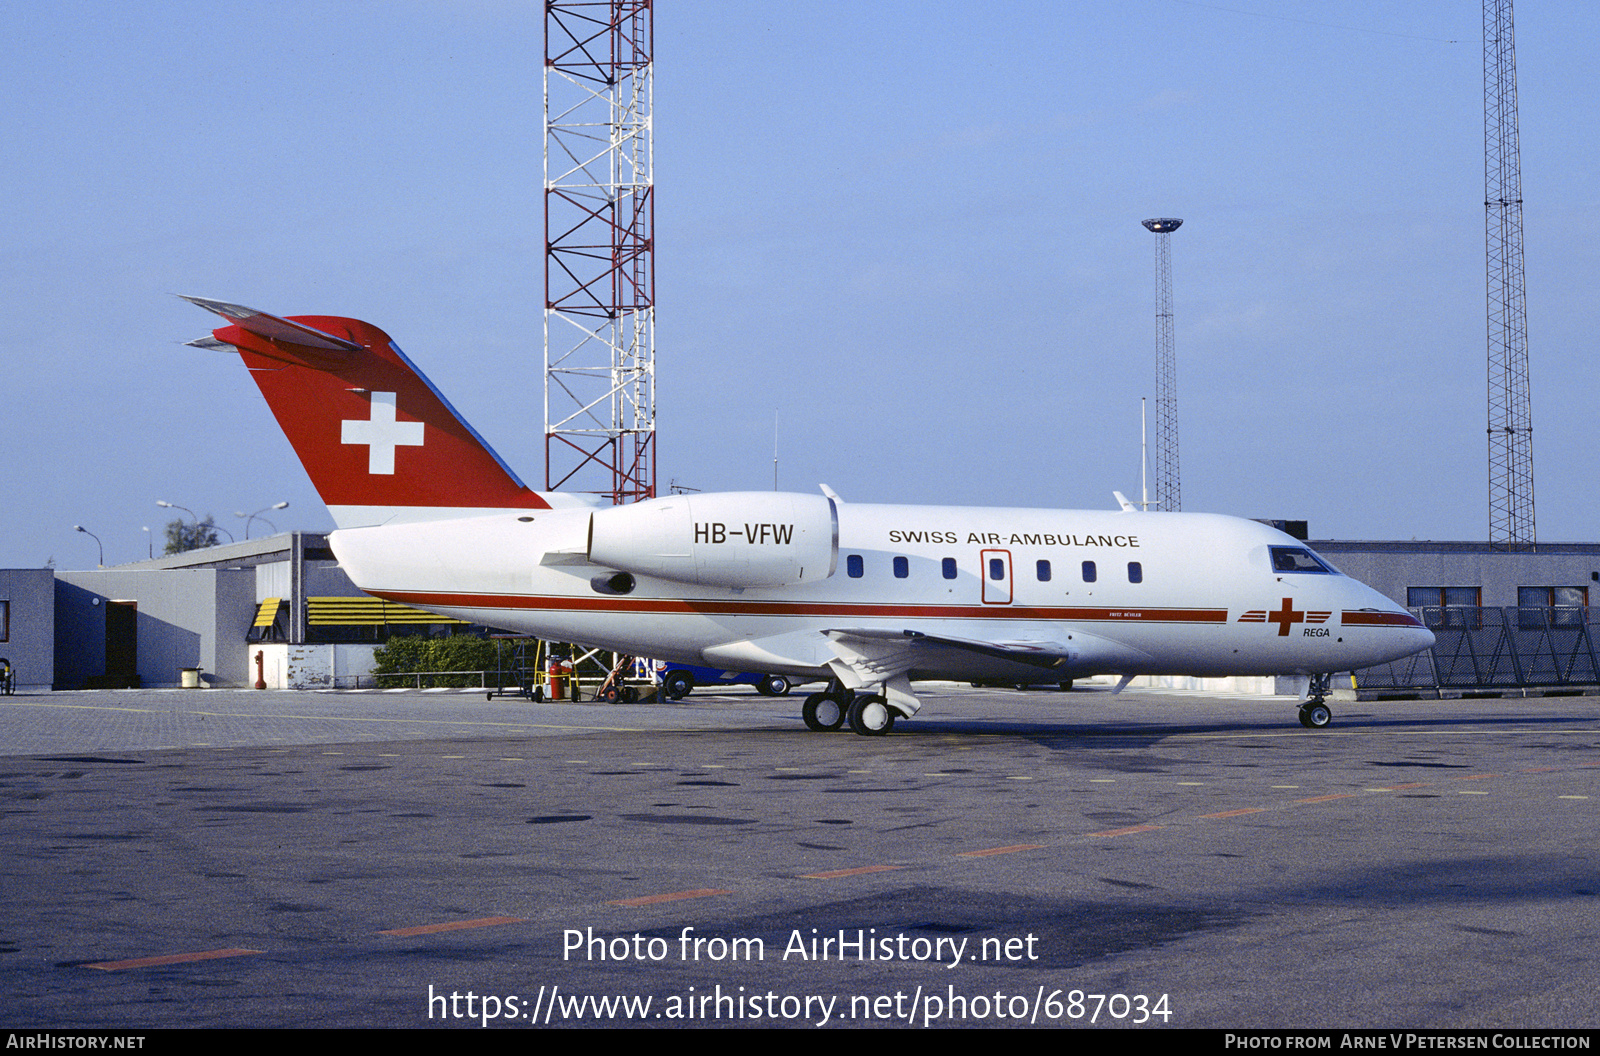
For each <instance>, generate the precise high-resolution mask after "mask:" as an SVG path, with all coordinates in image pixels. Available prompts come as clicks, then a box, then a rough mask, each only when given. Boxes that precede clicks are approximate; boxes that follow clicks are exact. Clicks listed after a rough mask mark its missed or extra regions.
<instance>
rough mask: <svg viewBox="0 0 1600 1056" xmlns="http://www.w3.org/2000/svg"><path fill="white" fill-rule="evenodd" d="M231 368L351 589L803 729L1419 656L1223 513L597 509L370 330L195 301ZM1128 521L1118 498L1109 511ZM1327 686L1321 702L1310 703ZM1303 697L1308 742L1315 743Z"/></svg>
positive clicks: (1354, 594) (710, 499)
mask: <svg viewBox="0 0 1600 1056" xmlns="http://www.w3.org/2000/svg"><path fill="white" fill-rule="evenodd" d="M186 299H187V300H190V301H192V302H193V303H195V304H197V305H199V306H200V307H202V308H206V309H208V310H210V311H212V312H215V313H217V314H218V315H220V316H222V317H223V318H225V319H226V320H228V325H226V326H223V327H221V328H219V329H217V330H215V331H213V336H212V337H209V338H203V339H201V340H199V341H196V342H191V343H192V344H195V345H199V346H201V347H208V348H220V349H231V350H234V351H237V352H238V354H239V356H240V357H241V358H242V359H243V360H244V364H245V366H246V367H248V368H249V370H250V373H251V376H252V377H253V378H254V379H255V381H256V384H257V385H258V386H260V388H261V392H262V395H264V396H265V397H266V400H267V403H268V404H269V405H270V406H271V408H272V411H273V413H274V414H275V415H276V416H277V419H278V424H279V425H281V426H282V427H283V431H284V433H285V434H287V436H288V438H289V441H290V443H291V444H293V445H294V449H295V452H296V453H297V454H298V455H299V456H300V461H301V462H302V463H303V464H304V465H305V468H306V472H307V473H309V474H310V476H311V479H312V482H313V483H314V484H315V485H316V488H317V491H318V492H319V493H320V494H321V496H322V499H323V501H324V502H325V503H327V505H328V509H329V510H330V512H331V513H332V515H333V519H334V521H335V523H336V524H337V525H338V530H337V531H335V532H333V533H332V535H331V536H330V537H329V543H330V545H331V546H332V547H333V551H334V553H335V554H336V555H337V556H338V558H339V563H340V565H341V566H343V568H344V570H345V572H346V573H347V574H348V575H349V576H350V578H351V579H352V580H353V581H354V582H355V583H356V585H357V586H359V587H360V588H361V589H362V590H364V591H366V592H367V593H369V594H374V595H376V596H378V597H381V598H388V599H390V600H393V601H397V602H403V603H405V604H408V605H414V606H417V607H419V608H422V609H426V610H429V611H432V612H438V613H443V614H445V615H448V616H454V617H457V618H459V619H463V620H467V621H470V622H472V623H479V624H484V625H487V626H491V627H499V628H504V629H506V630H511V631H519V632H524V633H528V634H534V635H538V636H540V637H542V638H546V639H549V640H554V641H561V642H571V643H575V644H581V645H585V646H591V647H598V648H603V649H613V650H617V651H618V652H622V653H627V654H631V655H635V656H649V657H654V658H657V659H662V660H671V661H677V662H680V663H687V664H703V665H709V666H712V667H721V668H735V669H739V670H747V671H752V670H753V671H767V672H772V673H775V674H784V675H793V676H798V677H800V678H804V679H818V678H825V679H828V680H829V685H828V688H827V689H826V690H825V691H823V692H821V693H814V694H812V695H811V696H809V697H807V698H806V701H805V704H804V707H803V708H802V717H803V718H804V720H805V723H806V725H807V726H809V727H810V728H811V729H813V730H835V729H838V728H839V727H841V726H843V725H844V724H846V723H848V724H849V726H850V728H851V729H852V730H854V731H855V732H856V733H859V734H863V735H867V736H873V735H881V734H884V733H887V732H889V730H890V729H891V728H892V727H893V726H894V723H895V720H896V719H897V718H909V717H910V716H912V715H915V714H916V713H917V710H918V709H919V708H920V707H921V704H920V702H919V701H918V699H917V696H916V693H915V691H914V690H913V688H912V683H913V681H915V680H918V679H955V680H960V681H1001V682H1017V683H1039V682H1046V681H1062V682H1066V681H1069V680H1071V679H1074V678H1080V677H1084V676H1088V675H1098V674H1114V675H1120V676H1122V681H1121V683H1120V685H1119V687H1118V688H1119V689H1121V688H1122V687H1124V686H1126V685H1127V683H1128V682H1129V681H1130V680H1131V679H1132V678H1133V677H1135V676H1137V675H1162V674H1168V675H1197V676H1224V675H1302V676H1315V675H1321V674H1325V673H1327V672H1332V671H1348V670H1352V669H1355V668H1360V667H1366V666H1369V665H1372V664H1378V663H1383V662H1385V661H1388V660H1394V659H1398V658H1400V657H1403V656H1407V655H1410V654H1411V653H1415V652H1417V651H1419V650H1422V649H1426V648H1429V647H1430V646H1432V644H1433V635H1432V634H1431V633H1430V632H1429V631H1428V630H1427V629H1426V628H1424V627H1423V626H1422V624H1421V623H1419V622H1418V621H1417V620H1416V619H1415V618H1414V617H1412V616H1411V614H1410V613H1408V612H1406V611H1405V610H1404V609H1403V608H1401V607H1400V606H1399V605H1396V604H1395V603H1394V602H1392V601H1390V600H1389V599H1387V598H1385V597H1383V596H1382V595H1380V594H1378V593H1377V592H1376V591H1374V590H1372V589H1370V588H1369V587H1366V586H1364V585H1362V584H1360V583H1357V582H1356V581H1355V580H1353V579H1350V578H1349V577H1348V576H1345V575H1343V574H1342V573H1340V572H1339V571H1338V570H1337V569H1335V568H1334V567H1333V566H1331V565H1329V564H1328V563H1327V562H1326V561H1324V560H1323V559H1322V558H1321V557H1319V556H1318V555H1317V554H1315V553H1313V552H1312V551H1311V550H1309V549H1307V548H1306V547H1305V546H1304V545H1302V544H1301V543H1299V542H1298V541H1296V540H1294V539H1292V538H1290V537H1289V536H1287V535H1284V534H1283V533H1281V532H1279V531H1277V530H1275V529H1273V528H1270V527H1268V526H1267V525H1264V524H1260V523H1258V522H1255V521H1249V520H1243V519H1240V518H1235V517H1224V516H1220V515H1216V514H1197V513H1144V512H1139V511H1137V510H1136V509H1135V508H1134V507H1133V506H1131V505H1130V504H1128V503H1127V502H1126V500H1121V502H1122V509H1121V510H1120V511H1093V510H1088V511H1086V510H1035V509H1004V508H995V509H984V508H971V507H960V506H880V505H870V504H865V503H852V502H845V501H843V500H841V499H840V498H839V496H837V495H835V494H833V493H832V492H831V491H829V490H828V489H827V488H826V487H824V488H823V489H822V491H821V493H819V494H816V495H808V494H787V493H781V492H733V493H725V494H695V495H676V496H672V497H669V498H658V499H650V500H648V501H645V502H638V503H634V504H632V505H629V506H599V505H597V504H595V503H594V502H592V501H590V500H587V499H585V498H580V497H576V496H573V495H566V494H562V493H559V492H538V491H533V490H531V489H529V488H528V487H527V486H526V485H524V484H523V483H522V481H520V480H519V479H518V478H517V476H516V474H514V473H513V472H512V471H511V470H510V469H509V468H508V467H507V466H506V464H505V463H504V462H502V461H501V460H500V458H499V456H498V455H496V454H495V453H494V452H493V451H492V450H491V449H490V448H489V446H488V445H487V444H486V443H484V441H483V440H482V438H481V437H479V436H478V434H477V433H476V432H475V431H473V429H472V427H471V426H469V425H467V423H466V422H465V421H464V420H463V419H462V418H461V416H460V415H458V414H457V413H456V412H455V409H454V408H452V407H451V406H450V404H449V403H448V402H447V401H446V400H445V399H444V397H443V396H441V395H440V394H439V393H438V391H437V390H435V389H434V388H433V386H432V384H431V383H429V381H428V380H427V378H425V377H424V376H423V375H422V373H421V372H420V371H419V370H417V369H416V368H415V367H414V366H412V364H411V362H410V360H408V359H407V358H406V357H405V355H404V354H402V353H401V351H400V349H399V348H398V347H397V346H396V345H395V344H394V342H393V341H392V340H391V339H390V338H389V335H387V334H385V333H384V332H383V331H382V330H379V329H378V328H377V327H375V326H372V325H371V324H368V323H363V322H359V321H357V320H354V319H343V318H337V317H332V316H292V317H289V318H279V317H277V316H272V315H267V314H265V313H263V312H257V311H254V310H252V309H249V308H244V307H241V306H239V305H235V304H227V303H224V302H221V301H213V300H206V299H203V298H198V297H190V298H186ZM1119 499H1120V496H1119ZM1318 684H1320V682H1319V683H1318ZM1331 720H1332V712H1331V710H1330V709H1329V708H1328V706H1327V704H1326V703H1325V702H1324V700H1323V695H1322V694H1321V693H1320V692H1318V693H1314V694H1311V695H1310V697H1309V699H1305V700H1304V701H1303V703H1302V705H1301V708H1300V721H1301V723H1303V724H1304V725H1305V726H1307V727H1312V728H1316V727H1322V726H1326V725H1327V724H1328V723H1329V722H1330V721H1331Z"/></svg>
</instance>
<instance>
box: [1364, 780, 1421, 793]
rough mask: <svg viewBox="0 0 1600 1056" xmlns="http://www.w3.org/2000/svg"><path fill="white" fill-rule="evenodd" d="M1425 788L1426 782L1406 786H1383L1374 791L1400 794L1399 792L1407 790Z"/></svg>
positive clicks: (1414, 782) (1416, 782) (1415, 782)
mask: <svg viewBox="0 0 1600 1056" xmlns="http://www.w3.org/2000/svg"><path fill="white" fill-rule="evenodd" d="M1427 787H1428V783H1427V782H1426V781H1413V782H1411V783H1410V784H1407V785H1385V786H1384V787H1383V788H1380V789H1377V790H1376V791H1378V792H1401V791H1404V790H1405V789H1408V788H1427Z"/></svg>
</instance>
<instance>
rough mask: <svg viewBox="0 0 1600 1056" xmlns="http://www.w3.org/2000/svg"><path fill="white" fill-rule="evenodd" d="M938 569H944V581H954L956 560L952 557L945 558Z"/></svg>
mask: <svg viewBox="0 0 1600 1056" xmlns="http://www.w3.org/2000/svg"><path fill="white" fill-rule="evenodd" d="M940 567H942V568H943V569H944V578H945V579H955V578H956V559H955V558H953V557H947V558H945V559H944V561H943V562H942V563H941V566H940Z"/></svg>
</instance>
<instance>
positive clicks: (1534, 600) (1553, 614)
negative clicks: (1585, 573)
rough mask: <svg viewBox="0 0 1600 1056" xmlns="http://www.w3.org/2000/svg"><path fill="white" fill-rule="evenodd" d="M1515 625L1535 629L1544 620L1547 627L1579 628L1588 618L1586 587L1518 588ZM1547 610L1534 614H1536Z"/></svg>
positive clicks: (1587, 590) (1587, 589) (1587, 592)
mask: <svg viewBox="0 0 1600 1056" xmlns="http://www.w3.org/2000/svg"><path fill="white" fill-rule="evenodd" d="M1517 608H1518V609H1519V610H1521V611H1520V612H1519V613H1518V621H1517V622H1518V623H1519V624H1520V625H1521V626H1522V627H1523V628H1524V629H1531V628H1536V627H1538V626H1539V625H1541V624H1542V623H1543V622H1544V620H1545V619H1546V618H1548V620H1549V625H1550V626H1551V627H1581V626H1583V623H1584V621H1585V619H1587V618H1588V608H1589V588H1588V587H1518V588H1517ZM1540 609H1544V610H1548V611H1546V612H1538V611H1536V610H1540Z"/></svg>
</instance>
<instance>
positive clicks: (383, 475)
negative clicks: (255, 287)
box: [184, 297, 582, 528]
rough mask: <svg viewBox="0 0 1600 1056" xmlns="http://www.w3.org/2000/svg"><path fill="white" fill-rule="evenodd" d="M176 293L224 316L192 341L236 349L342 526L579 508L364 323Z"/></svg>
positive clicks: (219, 347)
mask: <svg viewBox="0 0 1600 1056" xmlns="http://www.w3.org/2000/svg"><path fill="white" fill-rule="evenodd" d="M184 300H186V301H190V302H192V303H194V304H197V305H199V306H200V307H202V308H205V309H206V310H208V311H212V312H215V313H216V314H218V315H220V316H222V317H223V318H224V319H226V320H228V325H227V326H224V327H220V328H218V329H216V330H214V331H212V336H211V337H208V338H201V339H200V340H198V341H191V342H189V343H190V344H191V345H195V346H198V347H201V348H213V349H231V350H233V351H236V352H238V353H239V357H240V358H241V359H243V360H244V365H245V366H246V367H248V368H249V369H250V376H251V377H252V378H254V379H255V382H256V385H257V387H259V388H260V389H261V395H263V396H265V397H266V400H267V404H268V406H270V407H271V408H272V413H273V414H274V415H275V416H276V417H277V419H278V425H279V426H280V427H282V429H283V432H284V435H285V436H287V437H288V438H289V443H290V444H292V445H293V446H294V450H295V454H297V455H299V456H300V462H301V464H302V465H304V466H305V468H306V473H307V474H308V475H309V476H310V477H311V482H312V484H314V485H315V486H316V489H317V493H318V494H320V495H321V496H322V501H323V502H324V503H326V504H327V506H328V510H329V512H331V513H332V514H333V520H334V523H335V524H337V525H338V526H339V527H340V528H355V527H360V526H363V525H373V524H394V523H400V522H404V521H425V520H441V519H445V518H454V517H471V516H481V515H483V514H488V513H494V512H498V511H505V510H544V509H550V508H551V507H553V506H570V505H575V504H581V503H582V500H581V499H576V498H574V497H572V496H566V495H558V494H552V493H549V492H537V491H534V490H532V489H531V488H529V487H528V486H527V485H526V484H524V483H523V482H522V481H521V480H519V479H518V478H517V475H516V474H515V473H513V472H512V471H511V468H510V467H509V466H507V465H506V464H505V462H504V461H502V460H501V458H500V456H499V455H497V454H495V453H494V451H493V450H492V449H491V448H490V447H489V445H488V444H487V443H485V442H484V440H483V438H482V437H480V436H479V435H478V434H477V432H476V431H475V430H474V429H473V428H472V426H470V425H468V424H467V423H466V421H465V420H464V419H463V418H462V417H461V416H460V415H459V414H457V413H456V410H455V408H454V407H452V406H450V403H449V401H448V400H446V399H445V398H444V396H443V395H441V394H440V393H439V391H438V390H437V389H435V388H434V387H433V383H432V382H430V381H429V380H428V379H427V378H426V377H425V376H424V375H423V373H422V372H421V371H420V370H418V369H417V368H416V367H415V366H413V365H412V363H411V361H410V360H409V359H407V358H406V357H405V354H404V353H402V352H401V351H400V349H399V347H398V346H397V345H395V343H394V341H393V340H391V339H390V337H389V335H388V334H386V333H384V332H383V331H382V330H379V329H378V328H377V327H375V326H373V325H372V324H371V323H364V322H361V321H359V320H356V319H342V318H339V317H337V316H325V315H296V316H289V317H287V318H279V317H278V316H275V315H268V314H267V313H265V312H258V311H255V310H254V309H251V308H245V307H242V306H241V305H237V304H228V303H227V302H225V301H213V300H208V299H206V298H203V297H184Z"/></svg>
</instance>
